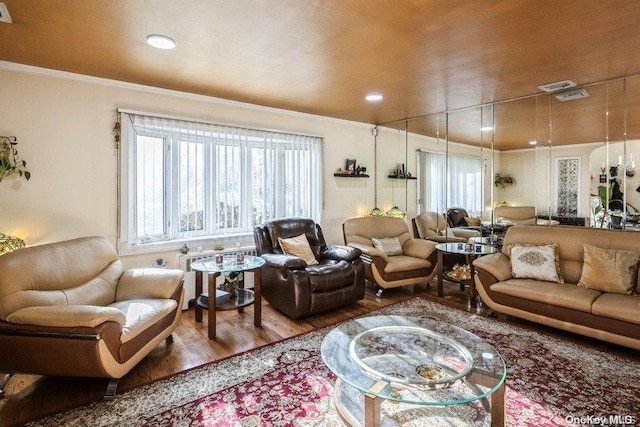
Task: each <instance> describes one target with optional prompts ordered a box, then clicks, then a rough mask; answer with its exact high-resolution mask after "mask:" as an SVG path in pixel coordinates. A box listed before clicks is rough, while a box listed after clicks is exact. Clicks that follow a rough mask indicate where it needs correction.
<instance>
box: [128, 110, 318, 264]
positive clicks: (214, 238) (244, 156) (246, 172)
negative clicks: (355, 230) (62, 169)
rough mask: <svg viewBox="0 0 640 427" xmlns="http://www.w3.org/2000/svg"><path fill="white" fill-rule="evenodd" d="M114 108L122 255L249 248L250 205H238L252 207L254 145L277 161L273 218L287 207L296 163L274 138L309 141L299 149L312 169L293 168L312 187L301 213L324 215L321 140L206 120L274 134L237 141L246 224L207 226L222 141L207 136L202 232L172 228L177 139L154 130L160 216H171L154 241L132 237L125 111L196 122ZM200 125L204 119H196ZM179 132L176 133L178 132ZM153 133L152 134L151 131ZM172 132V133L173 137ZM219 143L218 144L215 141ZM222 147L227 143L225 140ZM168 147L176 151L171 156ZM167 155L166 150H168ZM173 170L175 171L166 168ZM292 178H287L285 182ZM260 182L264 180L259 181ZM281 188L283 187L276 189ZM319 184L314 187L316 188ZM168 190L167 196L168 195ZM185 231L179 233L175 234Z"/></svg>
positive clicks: (131, 150) (212, 222)
mask: <svg viewBox="0 0 640 427" xmlns="http://www.w3.org/2000/svg"><path fill="white" fill-rule="evenodd" d="M118 112H119V113H120V114H122V120H121V137H120V141H121V142H120V148H119V150H118V165H119V170H118V203H119V207H118V251H119V253H120V254H121V255H131V254H139V253H150V252H160V251H166V250H174V249H176V250H177V249H179V248H180V247H181V246H183V245H184V244H185V243H186V244H187V246H189V247H190V248H193V249H196V248H197V247H205V246H218V245H219V246H224V247H227V246H229V245H231V244H236V243H240V244H241V245H242V246H243V247H245V246H253V234H252V228H253V225H252V224H251V222H252V208H250V207H249V208H242V206H245V207H246V206H251V203H252V200H251V199H252V181H251V165H252V158H251V156H252V148H263V147H264V149H265V150H266V151H270V150H273V152H274V153H275V154H274V158H275V160H274V161H275V162H276V164H278V166H277V167H276V168H275V169H276V173H277V176H276V184H275V185H276V187H275V188H274V191H273V193H274V196H273V197H275V200H276V204H275V205H276V206H275V207H274V208H275V210H276V211H275V214H273V215H274V217H277V216H285V215H281V214H282V212H285V209H287V203H286V197H285V188H284V186H285V184H286V182H287V181H286V177H285V175H286V173H287V169H288V168H289V167H295V166H294V165H287V164H286V162H287V159H286V157H287V156H286V155H285V153H287V152H289V151H290V150H291V148H290V146H289V145H287V144H286V143H278V142H274V139H276V138H274V136H284V137H290V138H292V139H293V140H294V141H297V139H298V138H304V139H305V140H306V141H311V143H310V144H311V148H309V149H308V150H306V151H305V150H304V149H303V150H301V152H303V153H305V152H308V153H309V154H308V155H309V156H310V158H311V159H312V163H313V167H311V168H310V169H309V170H298V171H295V177H296V178H297V177H300V176H301V175H306V176H303V177H304V178H305V179H306V180H307V182H308V183H309V185H312V186H313V190H312V191H311V193H313V195H310V196H309V198H311V201H310V203H309V204H308V206H307V209H306V210H308V212H305V216H307V217H310V218H312V219H314V220H315V221H317V222H320V219H321V218H320V217H321V214H322V207H323V204H324V203H323V177H324V173H323V171H322V169H323V166H322V165H323V145H324V141H323V138H321V137H318V136H310V135H300V134H292V133H287V132H282V131H274V130H269V129H249V128H241V127H235V126H226V125H219V124H217V123H209V122H205V123H203V124H205V125H212V126H223V127H225V128H229V129H232V130H233V129H239V130H246V131H248V132H251V133H252V134H253V135H255V134H264V135H268V136H265V137H264V138H265V141H266V139H267V138H272V139H271V140H270V141H269V144H267V143H266V142H265V143H260V142H255V141H253V140H251V141H250V140H249V138H247V139H246V140H243V141H242V142H239V143H238V144H239V147H240V154H239V155H240V162H241V168H240V169H241V170H240V171H239V173H241V174H243V178H242V179H241V182H240V188H239V191H240V202H239V203H240V204H239V206H241V208H240V211H239V215H240V219H239V222H240V224H245V226H244V228H242V227H241V228H240V229H235V230H231V229H230V228H226V229H224V232H223V233H215V232H214V233H209V232H208V231H210V230H218V231H219V230H220V229H219V228H218V226H217V224H216V208H215V205H216V204H217V203H216V202H214V201H213V198H214V195H213V194H214V191H213V190H214V189H217V183H216V179H217V177H216V174H215V173H214V168H215V165H216V161H217V160H216V154H217V153H216V151H217V150H216V147H219V146H221V145H216V143H215V142H213V140H215V138H207V137H205V139H209V141H208V143H207V144H205V145H204V146H203V157H204V159H205V160H204V165H203V169H204V171H203V174H204V180H203V191H204V200H205V201H204V203H205V207H204V212H203V224H204V230H206V231H205V232H179V231H178V232H176V230H177V227H178V223H179V216H178V215H179V214H178V209H177V206H178V204H179V203H180V201H179V197H177V196H178V194H179V188H178V182H177V179H175V180H174V179H172V177H174V176H177V175H178V174H179V172H178V171H177V168H176V166H178V165H179V156H178V154H177V150H176V148H177V146H178V141H177V140H171V136H170V135H169V134H167V133H164V132H162V131H158V133H157V136H162V137H163V146H164V148H163V149H164V152H165V158H164V171H165V195H164V202H163V203H164V210H163V212H164V215H169V216H170V224H173V225H168V222H167V221H166V220H165V221H164V225H165V231H164V233H163V237H162V238H161V239H158V240H154V241H149V242H143V241H136V239H135V236H136V232H135V227H136V212H135V210H136V202H135V198H136V194H135V193H136V185H135V179H136V178H135V176H136V165H135V145H136V144H135V134H136V132H135V131H134V129H133V126H132V125H130V123H127V121H125V119H126V120H128V119H127V115H129V114H133V115H144V116H150V117H156V118H159V119H171V120H178V121H185V122H194V121H193V120H191V119H185V118H176V117H170V116H164V115H158V114H151V113H143V112H137V111H130V110H123V109H119V110H118ZM200 123H202V122H200ZM176 134H178V133H176ZM154 136H155V135H154ZM174 136H175V135H174ZM218 144H220V143H218ZM295 145H296V143H295V142H293V143H292V146H295ZM226 146H230V145H229V144H227V145H226ZM294 150H295V148H294ZM172 151H174V152H175V154H172ZM167 153H169V154H167ZM171 170H173V171H174V172H169V173H167V171H171ZM289 181H291V179H290V180H289ZM263 185H264V183H263ZM280 187H282V188H280ZM316 187H317V188H316ZM166 193H171V194H166ZM179 233H183V235H182V236H179V235H177V234H179Z"/></svg>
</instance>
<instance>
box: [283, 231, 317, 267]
mask: <svg viewBox="0 0 640 427" xmlns="http://www.w3.org/2000/svg"><path fill="white" fill-rule="evenodd" d="M278 243H280V247H281V248H282V252H284V253H285V254H287V255H293V256H297V257H298V258H301V259H302V260H303V261H304V262H306V263H307V265H317V264H318V260H317V259H316V257H315V256H314V255H313V251H312V250H311V245H309V241H308V240H307V236H305V235H304V234H301V235H299V236H296V237H291V238H290V239H283V238H281V237H278Z"/></svg>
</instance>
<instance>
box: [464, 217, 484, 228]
mask: <svg viewBox="0 0 640 427" xmlns="http://www.w3.org/2000/svg"><path fill="white" fill-rule="evenodd" d="M464 221H465V222H466V223H467V225H470V226H478V225H482V219H481V218H478V217H469V216H465V217H464Z"/></svg>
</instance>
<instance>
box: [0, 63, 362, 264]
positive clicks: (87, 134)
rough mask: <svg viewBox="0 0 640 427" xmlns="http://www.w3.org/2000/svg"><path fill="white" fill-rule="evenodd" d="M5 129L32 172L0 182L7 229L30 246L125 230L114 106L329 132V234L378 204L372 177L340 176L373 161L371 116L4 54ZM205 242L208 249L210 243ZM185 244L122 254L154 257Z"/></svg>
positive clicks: (0, 213)
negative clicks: (331, 113)
mask: <svg viewBox="0 0 640 427" xmlns="http://www.w3.org/2000/svg"><path fill="white" fill-rule="evenodd" d="M0 82H2V83H1V84H0V135H5V136H9V135H15V136H16V137H17V138H18V146H17V148H18V150H19V153H20V155H21V157H22V158H23V159H24V160H26V161H27V166H28V170H29V171H30V172H31V174H32V177H31V180H30V181H28V182H26V181H24V180H18V179H13V178H10V179H6V180H4V181H2V182H0V232H3V233H6V234H10V235H15V236H18V237H21V238H23V239H24V240H25V241H26V243H27V244H28V245H37V244H42V243H48V242H54V241H59V240H65V239H70V238H75V237H79V236H87V235H102V236H106V237H107V238H109V239H110V240H111V241H112V243H113V244H114V245H115V243H116V236H117V206H118V203H117V155H116V150H115V149H114V141H113V135H112V128H113V124H114V120H115V117H116V115H115V112H116V108H118V107H121V108H127V109H133V110H139V111H147V112H156V113H161V114H167V115H175V116H180V117H188V118H194V119H202V120H206V121H213V122H219V123H225V124H232V125H240V126H250V127H258V128H260V127H263V128H269V129H277V130H282V131H289V132H300V133H305V134H312V135H318V136H322V137H324V138H325V147H324V159H325V164H324V193H325V207H324V211H323V216H322V221H321V225H322V227H323V231H324V233H325V237H326V239H327V241H328V243H342V222H343V221H344V220H345V219H347V218H350V217H354V216H357V215H358V214H360V213H361V212H362V211H364V209H365V207H368V206H371V205H372V204H373V194H374V190H373V183H372V180H371V179H346V178H335V177H334V176H333V173H334V172H335V170H336V168H338V167H344V162H345V159H346V158H348V157H349V158H356V159H357V160H358V163H359V164H362V165H365V166H369V167H371V168H372V167H373V158H374V150H373V143H374V139H373V136H372V133H371V129H372V128H373V126H372V125H369V124H363V123H355V122H348V121H344V120H337V119H330V118H325V117H320V116H312V115H308V114H301V113H294V112H288V111H284V110H277V109H272V108H265V107H259V106H255V105H249V104H242V103H237V102H231V101H225V100H220V99H215V98H211V97H204V96H196V95H190V94H186V93H178V92H173V91H167V90H160V89H154V88H149V87H143V86H139V85H132V84H125V83H119V82H113V81H107V80H103V79H96V78H89V77H84V76H78V75H72V74H68V73H61V72H54V71H50V70H43V69H38V68H34V67H26V66H21V65H16V64H11V63H6V62H4V63H3V62H0ZM205 249H206V248H205ZM176 254H177V251H171V252H167V253H155V254H147V255H136V256H130V257H125V258H124V259H123V261H124V263H125V265H126V266H127V267H133V266H149V265H151V263H152V260H154V259H156V258H159V257H164V258H165V259H166V260H167V262H168V263H169V266H170V267H172V266H175V260H176V256H175V255H176Z"/></svg>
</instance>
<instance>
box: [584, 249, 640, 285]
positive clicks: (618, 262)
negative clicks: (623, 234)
mask: <svg viewBox="0 0 640 427" xmlns="http://www.w3.org/2000/svg"><path fill="white" fill-rule="evenodd" d="M639 265H640V252H636V251H624V250H616V249H602V248H598V247H596V246H591V245H584V264H583V265H582V275H581V276H580V281H578V286H582V287H584V288H589V289H595V290H597V291H601V292H611V293H615V294H623V295H631V294H632V293H633V291H634V289H635V287H636V285H637V284H638V266H639Z"/></svg>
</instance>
